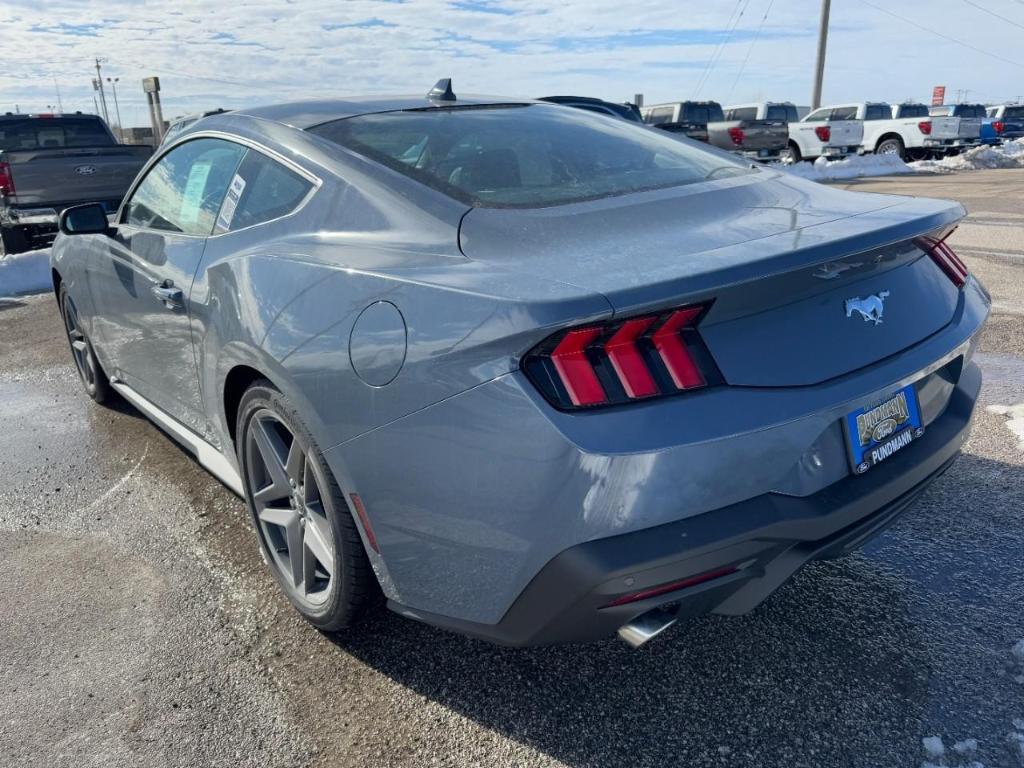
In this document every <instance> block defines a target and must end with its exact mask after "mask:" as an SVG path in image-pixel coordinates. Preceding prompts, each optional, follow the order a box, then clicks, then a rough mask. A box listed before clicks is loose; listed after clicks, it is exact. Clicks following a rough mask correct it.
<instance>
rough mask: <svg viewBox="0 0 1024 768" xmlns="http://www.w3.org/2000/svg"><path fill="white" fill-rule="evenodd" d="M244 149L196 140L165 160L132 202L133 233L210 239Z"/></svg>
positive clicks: (128, 220) (128, 209)
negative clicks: (152, 231)
mask: <svg viewBox="0 0 1024 768" xmlns="http://www.w3.org/2000/svg"><path fill="white" fill-rule="evenodd" d="M244 154H245V147H242V146H240V145H238V144H234V143H232V142H230V141H224V140H222V139H196V140H195V141H189V142H186V143H184V144H182V145H180V146H178V147H175V148H174V149H173V150H171V151H170V152H168V153H167V154H166V155H164V156H163V157H162V158H160V160H159V161H158V162H157V163H156V165H154V166H153V167H152V168H150V169H149V172H148V173H147V174H146V178H144V179H143V180H142V183H141V184H139V186H138V187H137V188H136V189H135V192H134V194H132V197H131V199H130V200H129V201H128V205H127V207H126V211H125V214H124V223H126V224H128V225H129V226H132V227H141V228H144V229H159V230H164V231H166V232H181V233H183V234H186V235H204V236H205V235H209V234H210V233H211V232H212V231H213V224H214V220H215V219H216V217H217V211H218V209H219V208H220V204H221V202H222V201H223V200H224V195H225V193H226V192H227V189H228V184H230V183H231V177H232V176H233V175H234V173H235V169H236V168H237V167H238V163H239V161H240V160H241V159H242V155H244Z"/></svg>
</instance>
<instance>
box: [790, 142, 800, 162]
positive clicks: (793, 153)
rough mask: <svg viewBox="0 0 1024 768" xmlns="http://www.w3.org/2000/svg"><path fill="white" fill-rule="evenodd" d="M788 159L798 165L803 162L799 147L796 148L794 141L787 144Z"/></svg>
mask: <svg viewBox="0 0 1024 768" xmlns="http://www.w3.org/2000/svg"><path fill="white" fill-rule="evenodd" d="M789 157H790V159H791V160H792V161H793V162H794V163H799V162H800V161H801V160H803V156H802V155H801V154H800V147H799V146H797V143H796V142H795V141H791V142H789Z"/></svg>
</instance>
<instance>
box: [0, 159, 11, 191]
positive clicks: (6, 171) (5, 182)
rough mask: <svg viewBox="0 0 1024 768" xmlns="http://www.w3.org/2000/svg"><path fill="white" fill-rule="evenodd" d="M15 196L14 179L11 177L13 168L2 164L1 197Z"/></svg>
mask: <svg viewBox="0 0 1024 768" xmlns="http://www.w3.org/2000/svg"><path fill="white" fill-rule="evenodd" d="M13 194H14V177H13V176H11V166H10V164H8V163H0V197H7V196H8V195H13Z"/></svg>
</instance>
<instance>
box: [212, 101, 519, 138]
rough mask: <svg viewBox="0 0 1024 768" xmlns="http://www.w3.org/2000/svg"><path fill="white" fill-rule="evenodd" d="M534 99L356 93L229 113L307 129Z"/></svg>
mask: <svg viewBox="0 0 1024 768" xmlns="http://www.w3.org/2000/svg"><path fill="white" fill-rule="evenodd" d="M532 103H534V100H533V99H507V98H500V97H495V96H460V97H458V99H457V100H456V101H437V100H432V99H428V98H426V97H425V96H355V97H352V98H348V99H323V100H317V101H295V102H290V103H287V104H271V105H268V106H264V107H255V108H252V109H240V110H237V111H236V112H233V113H230V114H235V115H244V116H248V117H256V118H261V119H263V120H273V121H274V122H277V123H283V124H284V125H290V126H291V127H293V128H299V129H303V130H304V129H306V128H312V127H313V126H314V125H320V124H321V123H329V122H331V121H332V120H341V119H342V118H346V117H355V116H356V115H366V114H370V113H373V112H394V111H397V110H403V109H432V108H433V109H437V108H442V109H451V108H452V107H467V106H486V105H488V104H532Z"/></svg>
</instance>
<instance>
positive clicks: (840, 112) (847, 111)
mask: <svg viewBox="0 0 1024 768" xmlns="http://www.w3.org/2000/svg"><path fill="white" fill-rule="evenodd" d="M856 119H857V108H856V107H836V108H835V109H833V110H832V116H831V117H830V118H829V120H856Z"/></svg>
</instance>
